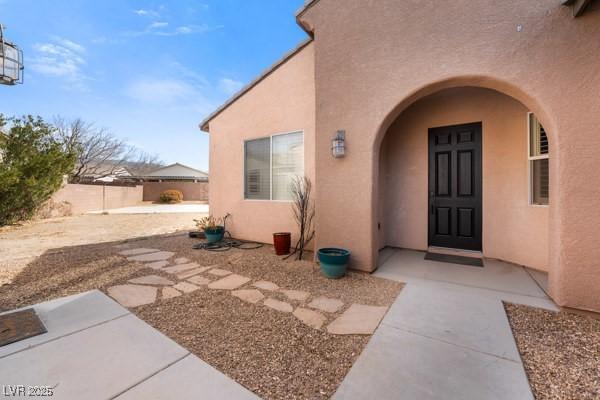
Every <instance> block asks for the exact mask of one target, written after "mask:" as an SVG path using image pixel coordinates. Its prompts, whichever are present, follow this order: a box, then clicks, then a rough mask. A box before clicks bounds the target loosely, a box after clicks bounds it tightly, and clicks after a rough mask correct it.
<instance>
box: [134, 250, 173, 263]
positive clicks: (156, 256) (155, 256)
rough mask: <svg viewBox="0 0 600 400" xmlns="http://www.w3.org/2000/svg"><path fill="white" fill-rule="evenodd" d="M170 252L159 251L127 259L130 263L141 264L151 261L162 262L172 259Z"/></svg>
mask: <svg viewBox="0 0 600 400" xmlns="http://www.w3.org/2000/svg"><path fill="white" fill-rule="evenodd" d="M173 254H175V253H173V252H172V251H159V252H157V253H148V254H140V255H139V256H133V257H127V259H128V260H130V261H141V262H151V261H163V260H166V259H168V258H171V257H173Z"/></svg>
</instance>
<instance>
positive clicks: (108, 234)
mask: <svg viewBox="0 0 600 400" xmlns="http://www.w3.org/2000/svg"><path fill="white" fill-rule="evenodd" d="M199 216H200V215H196V214H190V213H186V214H151V215H148V214H138V215H78V216H73V217H62V218H53V219H47V220H40V221H34V222H28V223H25V224H23V225H15V226H8V227H3V228H0V254H1V255H2V257H1V259H0V286H1V285H3V284H6V283H9V282H11V281H12V279H14V277H15V276H16V275H17V274H18V273H19V272H20V271H21V270H22V269H23V268H25V267H26V266H27V264H28V263H30V262H32V261H33V260H34V259H35V258H36V257H39V256H40V255H42V254H43V253H45V252H47V251H49V250H52V249H58V248H64V247H69V246H79V245H83V244H92V243H101V242H111V241H117V240H125V239H131V238H136V237H143V236H152V235H159V234H164V233H171V232H176V231H179V230H188V229H191V228H194V221H193V219H194V218H198V217H199Z"/></svg>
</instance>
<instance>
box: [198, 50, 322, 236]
mask: <svg viewBox="0 0 600 400" xmlns="http://www.w3.org/2000/svg"><path fill="white" fill-rule="evenodd" d="M299 130H301V131H304V171H305V175H306V176H308V177H309V178H310V179H311V180H312V181H313V182H314V178H315V168H314V154H315V147H314V146H315V91H314V48H313V45H312V44H309V45H308V46H307V47H304V48H303V49H302V50H301V51H300V52H299V53H298V54H296V55H295V56H294V57H293V58H291V59H289V60H288V61H287V62H286V63H284V64H283V65H281V66H280V67H279V68H278V69H277V70H275V71H274V72H273V73H272V74H271V75H269V76H267V77H266V78H265V79H264V80H263V81H262V82H260V83H259V84H258V85H256V86H255V87H254V88H252V89H251V90H250V91H249V92H247V93H246V94H244V95H243V96H242V97H241V98H239V99H238V100H237V101H236V102H234V103H233V104H232V105H231V106H229V107H228V108H227V109H226V110H225V111H223V112H222V113H221V114H219V115H218V116H217V117H216V118H215V119H213V120H212V121H210V177H211V181H210V185H211V187H210V199H209V204H210V211H211V213H212V214H213V215H215V216H223V215H225V214H226V213H231V218H230V219H228V220H227V222H228V225H227V229H228V230H229V231H230V232H231V233H232V234H233V235H234V236H235V237H238V238H241V239H251V240H258V241H261V242H265V243H272V241H273V238H272V234H273V233H274V232H281V231H288V232H292V233H293V234H294V236H293V237H292V240H296V235H295V233H296V231H297V228H296V225H295V223H294V221H293V218H292V206H291V203H290V202H285V201H264V200H244V152H243V143H244V140H248V139H255V138H261V137H266V136H270V135H273V134H276V133H284V132H292V131H299Z"/></svg>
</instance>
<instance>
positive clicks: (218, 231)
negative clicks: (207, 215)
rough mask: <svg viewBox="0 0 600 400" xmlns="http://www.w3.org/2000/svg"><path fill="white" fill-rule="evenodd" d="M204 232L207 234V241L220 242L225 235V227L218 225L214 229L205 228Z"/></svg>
mask: <svg viewBox="0 0 600 400" xmlns="http://www.w3.org/2000/svg"><path fill="white" fill-rule="evenodd" d="M204 234H205V235H206V241H207V242H208V243H215V242H220V241H221V240H223V236H224V235H225V227H224V226H217V227H215V228H213V229H205V230H204Z"/></svg>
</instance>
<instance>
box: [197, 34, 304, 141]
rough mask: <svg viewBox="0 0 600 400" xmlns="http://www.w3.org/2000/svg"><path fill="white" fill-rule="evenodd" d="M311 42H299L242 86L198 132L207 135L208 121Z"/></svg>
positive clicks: (205, 120) (202, 124) (201, 123)
mask: <svg viewBox="0 0 600 400" xmlns="http://www.w3.org/2000/svg"><path fill="white" fill-rule="evenodd" d="M312 40H313V39H312V37H309V38H307V39H305V40H303V41H302V42H300V44H299V45H298V46H296V48H294V49H293V50H291V51H289V52H287V53H286V54H285V55H284V56H283V57H282V58H280V59H279V61H277V62H276V63H275V64H273V65H271V67H269V68H267V69H266V70H265V71H263V73H262V74H260V75H259V76H258V78H256V79H254V80H253V81H251V82H250V83H249V84H247V85H246V86H244V87H243V88H242V89H241V90H240V91H238V92H237V93H236V94H234V95H233V96H231V97H230V98H229V100H227V101H226V102H225V103H223V105H221V106H220V107H219V108H217V109H216V110H215V111H213V112H212V113H211V114H210V115H209V116H208V117H206V118H205V119H204V120H203V121H202V122H200V124H199V125H198V126H199V127H200V130H201V131H203V132H206V133H209V129H210V127H209V123H210V121H212V120H213V119H214V118H215V117H216V116H217V115H219V114H221V113H222V112H223V111H225V110H226V109H227V108H228V107H229V106H230V105H232V104H233V103H235V102H236V101H237V100H238V99H239V98H240V97H242V96H243V95H244V94H246V93H247V92H249V91H250V90H252V88H254V87H255V86H256V85H258V84H259V83H260V82H262V81H263V80H265V79H266V78H267V77H268V76H269V75H271V74H272V73H273V72H275V71H276V70H277V69H279V67H281V66H282V65H284V64H285V63H286V62H288V61H289V60H290V59H292V58H293V57H294V56H295V55H296V54H298V53H299V52H301V51H302V50H303V49H304V48H305V47H306V46H308V45H309V44H310V43H311V42H312Z"/></svg>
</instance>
